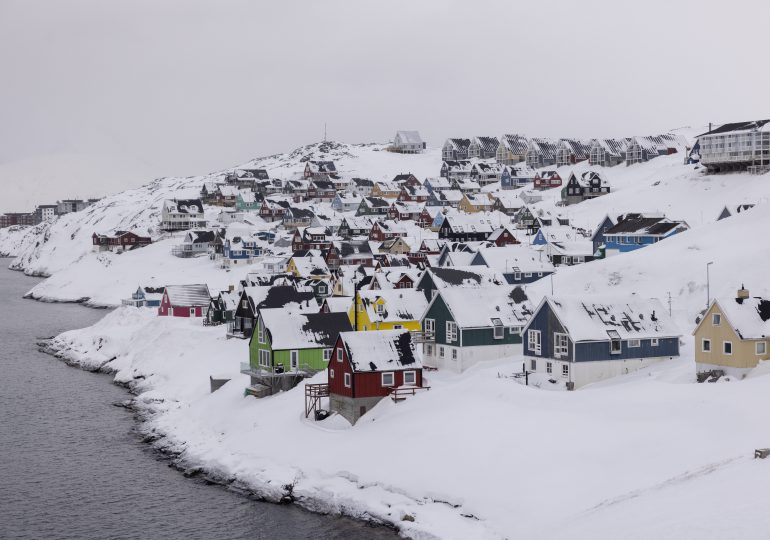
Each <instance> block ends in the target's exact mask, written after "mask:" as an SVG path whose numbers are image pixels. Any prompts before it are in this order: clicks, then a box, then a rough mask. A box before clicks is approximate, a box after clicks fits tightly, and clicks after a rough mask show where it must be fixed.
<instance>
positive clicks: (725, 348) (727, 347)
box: [722, 341, 733, 354]
mask: <svg viewBox="0 0 770 540" xmlns="http://www.w3.org/2000/svg"><path fill="white" fill-rule="evenodd" d="M722 352H723V353H725V354H733V342H732V341H724V342H722Z"/></svg>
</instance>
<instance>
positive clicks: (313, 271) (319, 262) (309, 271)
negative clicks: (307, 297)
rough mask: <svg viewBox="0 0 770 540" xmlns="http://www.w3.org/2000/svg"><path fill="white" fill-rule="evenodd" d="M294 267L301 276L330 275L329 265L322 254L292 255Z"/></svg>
mask: <svg viewBox="0 0 770 540" xmlns="http://www.w3.org/2000/svg"><path fill="white" fill-rule="evenodd" d="M292 261H294V267H295V268H296V269H297V273H298V274H299V275H300V276H301V277H313V276H328V275H329V273H330V272H329V267H328V266H327V265H326V261H325V260H324V258H323V257H321V256H311V257H292Z"/></svg>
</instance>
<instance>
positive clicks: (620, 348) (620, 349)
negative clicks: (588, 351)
mask: <svg viewBox="0 0 770 540" xmlns="http://www.w3.org/2000/svg"><path fill="white" fill-rule="evenodd" d="M615 343H617V344H618V348H617V349H614V348H613V344H615ZM622 353H623V340H622V339H620V338H610V354H622Z"/></svg>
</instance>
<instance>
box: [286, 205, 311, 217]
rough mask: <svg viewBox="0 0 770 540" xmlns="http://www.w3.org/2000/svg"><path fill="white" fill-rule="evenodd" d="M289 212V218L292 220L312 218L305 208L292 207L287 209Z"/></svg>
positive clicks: (309, 211)
mask: <svg viewBox="0 0 770 540" xmlns="http://www.w3.org/2000/svg"><path fill="white" fill-rule="evenodd" d="M289 210H290V211H291V217H293V218H295V219H296V218H312V217H313V216H314V214H313V211H312V210H308V209H306V208H294V207H293V206H292V207H291V208H290V209H289Z"/></svg>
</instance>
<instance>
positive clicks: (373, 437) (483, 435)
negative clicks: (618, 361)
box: [52, 308, 770, 539]
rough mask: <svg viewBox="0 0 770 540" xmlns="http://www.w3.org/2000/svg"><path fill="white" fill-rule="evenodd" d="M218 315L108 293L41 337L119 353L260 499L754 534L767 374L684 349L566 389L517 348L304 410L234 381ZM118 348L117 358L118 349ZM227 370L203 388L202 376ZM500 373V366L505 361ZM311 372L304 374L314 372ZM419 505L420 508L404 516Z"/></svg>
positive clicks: (464, 525)
mask: <svg viewBox="0 0 770 540" xmlns="http://www.w3.org/2000/svg"><path fill="white" fill-rule="evenodd" d="M223 334H224V333H223V332H222V329H221V327H218V328H217V327H215V328H204V327H202V326H201V325H200V324H199V323H196V322H194V321H189V320H178V319H169V318H157V317H155V315H154V313H153V311H152V310H140V309H135V308H119V309H118V310H116V311H114V312H112V313H110V314H108V315H107V316H106V317H105V318H104V319H103V320H102V321H100V322H99V323H97V324H96V325H94V326H93V327H91V328H88V329H84V330H76V331H71V332H66V333H64V334H62V335H60V336H59V337H57V338H56V339H55V340H54V342H53V344H52V346H53V348H54V349H55V350H57V351H58V353H59V354H60V355H62V356H64V357H65V358H67V359H68V360H69V361H72V362H76V363H80V364H81V365H83V366H84V367H88V368H95V367H100V366H101V367H102V368H104V369H111V370H116V371H117V373H116V380H117V381H120V382H124V383H128V384H130V385H131V386H132V387H133V390H134V391H135V392H137V393H138V396H137V398H136V404H137V407H139V408H140V409H141V410H144V411H145V412H147V413H149V414H148V420H147V423H146V425H144V429H146V430H148V431H152V432H154V433H155V435H159V436H162V437H163V438H164V439H163V440H162V441H161V442H160V444H162V445H164V446H166V447H168V448H170V449H171V450H172V451H175V452H181V459H182V460H183V461H184V462H185V463H186V464H187V465H188V466H194V467H203V468H205V469H207V470H209V471H212V472H213V473H214V474H216V475H218V476H220V477H222V478H225V479H227V480H228V481H234V482H236V483H237V484H238V485H242V486H244V487H247V488H249V489H252V490H254V491H255V492H257V493H259V494H261V495H262V496H264V497H265V498H267V499H268V500H274V501H278V500H280V499H281V497H283V496H284V495H286V493H287V488H285V486H286V485H289V484H291V485H293V494H294V496H295V497H296V498H297V501H298V502H299V503H300V504H303V505H305V506H307V507H308V508H310V509H313V510H317V511H323V512H344V513H345V514H349V515H352V516H357V517H363V518H367V519H375V520H378V521H382V522H386V523H391V524H393V525H395V526H397V527H399V529H400V530H401V531H402V532H403V533H404V534H405V535H407V536H411V537H418V538H420V537H422V538H430V537H439V538H458V539H467V538H506V537H507V538H587V537H591V538H607V539H617V538H651V537H657V538H672V539H673V538H676V539H683V538H693V539H694V538H698V539H706V538H714V539H722V538H733V539H735V538H758V537H760V536H761V534H762V533H763V532H766V531H767V524H768V522H767V517H766V508H767V505H768V504H770V493H768V492H767V490H766V478H767V472H768V471H767V467H768V466H770V465H768V464H767V463H766V462H764V461H761V460H754V459H752V458H753V450H754V449H755V448H757V447H762V446H767V445H768V443H769V442H770V429H768V427H767V426H768V423H767V420H766V412H765V411H766V410H767V406H768V399H770V398H768V396H769V395H770V377H767V376H757V377H753V378H749V379H746V380H744V381H742V382H740V383H721V384H694V383H693V375H694V372H693V360H692V357H691V354H690V353H689V351H690V350H691V343H690V342H689V340H688V342H687V345H686V346H685V347H683V350H684V351H685V355H684V356H683V357H682V358H680V359H678V360H675V361H668V362H664V363H662V364H658V365H656V366H654V367H653V368H649V369H645V370H642V371H641V372H638V373H635V374H633V375H631V376H626V377H621V378H618V379H615V380H612V381H609V382H605V383H603V384H600V385H594V386H589V387H587V388H585V389H583V390H580V391H577V392H569V393H566V392H544V391H542V390H539V389H537V388H534V387H525V386H523V385H522V384H521V383H520V381H518V380H515V379H512V378H507V377H505V375H510V374H511V373H512V372H513V371H514V370H515V369H517V367H518V366H519V365H520V361H521V359H520V358H508V359H501V360H499V361H494V362H490V363H486V364H482V365H480V366H478V367H477V368H475V369H473V370H471V371H469V372H466V373H464V374H462V375H453V374H448V373H443V372H431V373H428V374H427V378H428V383H429V384H430V386H431V390H430V391H428V392H425V393H423V394H420V395H418V396H415V397H412V398H409V399H407V400H406V401H405V402H403V403H399V404H394V403H393V402H391V401H390V400H384V401H383V402H381V403H380V404H379V405H378V406H377V407H376V408H375V409H374V410H372V411H371V412H370V413H368V414H367V415H366V416H365V417H364V418H363V419H362V420H361V421H359V423H358V424H356V426H355V427H353V428H351V427H349V425H347V423H346V422H344V421H340V420H339V418H338V417H332V418H330V419H329V420H326V421H324V422H320V423H313V422H308V421H307V420H305V419H304V415H303V407H304V401H303V400H304V395H303V385H301V386H299V387H297V388H295V389H293V390H291V391H289V392H286V393H283V394H280V395H278V396H274V397H272V398H267V399H262V400H257V399H253V398H244V397H243V389H244V387H245V386H246V385H247V384H248V377H246V376H244V375H240V374H239V373H238V370H239V362H240V361H244V360H245V359H246V358H247V356H248V355H247V344H246V342H245V341H240V340H226V339H225V338H224V335H223ZM113 358H114V360H112V359H113ZM209 375H215V376H229V377H232V379H231V381H230V382H229V383H227V384H226V385H225V386H224V387H222V388H221V389H220V390H218V391H217V392H215V393H213V394H211V393H209V388H208V386H209V384H208V377H209ZM501 375H502V376H501ZM324 378H325V375H324V374H319V375H318V376H316V378H315V379H314V380H313V381H312V382H322V381H323V380H324ZM405 516H409V517H408V518H407V519H410V518H414V521H405V520H404V517H405Z"/></svg>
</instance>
